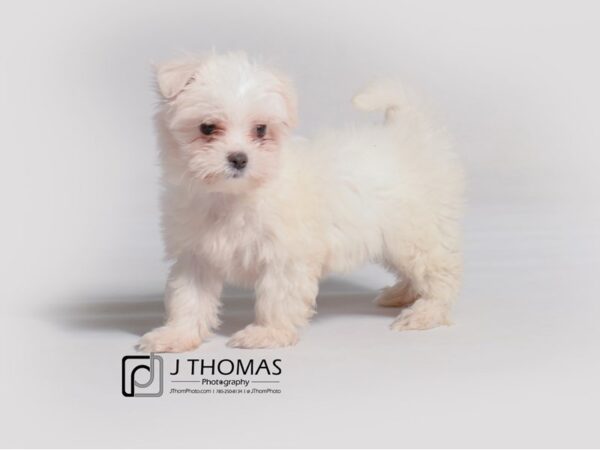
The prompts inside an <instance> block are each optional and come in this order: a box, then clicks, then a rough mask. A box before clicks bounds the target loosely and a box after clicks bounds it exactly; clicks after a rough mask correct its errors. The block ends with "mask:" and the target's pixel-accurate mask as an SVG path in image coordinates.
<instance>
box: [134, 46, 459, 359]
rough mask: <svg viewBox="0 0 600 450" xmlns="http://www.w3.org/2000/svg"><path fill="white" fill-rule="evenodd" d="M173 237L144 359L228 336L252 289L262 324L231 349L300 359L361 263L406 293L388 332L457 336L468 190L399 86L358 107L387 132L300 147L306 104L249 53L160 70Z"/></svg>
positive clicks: (167, 213)
mask: <svg viewBox="0 0 600 450" xmlns="http://www.w3.org/2000/svg"><path fill="white" fill-rule="evenodd" d="M157 79H158V88H159V91H160V95H161V96H162V103H161V107H160V111H159V113H158V114H157V126H158V134H159V139H160V146H161V160H162V167H163V181H164V196H163V229H164V240H165V243H166V251H167V255H168V257H169V258H170V259H172V260H174V261H175V262H174V264H173V267H172V269H171V272H170V275H169V278H168V282H167V287H166V298H165V301H166V310H167V319H166V323H165V325H164V326H162V327H159V328H157V329H155V330H153V331H150V332H149V333H147V334H146V335H144V336H143V337H142V338H141V340H140V342H139V344H138V349H139V350H142V351H147V352H183V351H187V350H192V349H194V348H196V347H197V346H198V345H200V344H201V343H202V342H204V341H205V340H206V339H207V338H208V337H209V336H210V335H211V333H212V332H213V331H214V330H215V329H216V328H217V327H218V326H219V307H220V301H219V297H220V295H221V289H222V287H223V283H224V282H228V283H233V284H237V285H243V286H253V287H254V288H255V292H256V305H255V313H256V318H255V320H254V323H252V324H250V325H248V326H247V327H246V328H244V329H242V330H240V331H238V332H237V333H235V334H234V335H233V336H232V337H231V339H230V340H229V342H228V345H230V346H232V347H240V348H260V347H281V346H288V345H293V344H295V343H296V342H297V341H298V331H299V329H300V328H301V327H302V326H304V325H306V324H307V322H308V320H309V318H310V317H311V316H312V315H313V313H314V312H315V299H316V296H317V292H318V285H319V279H320V278H322V277H324V276H325V275H327V274H329V273H331V272H346V271H349V270H351V269H353V268H355V267H356V266H358V265H360V264H363V263H366V262H376V263H379V264H382V265H383V266H385V267H386V268H387V269H389V270H390V271H392V272H393V273H394V274H395V275H397V276H398V282H397V283H396V284H395V285H393V286H391V287H388V288H387V289H384V290H383V291H382V293H381V294H380V295H379V297H378V298H377V302H378V304H379V305H382V306H404V308H403V309H402V310H401V312H400V314H399V315H398V317H397V318H396V319H395V320H394V322H393V323H392V325H391V327H392V329H393V330H398V331H402V330H424V329H428V328H433V327H436V326H439V325H448V324H449V323H450V308H451V305H452V303H453V301H454V300H455V299H456V296H457V293H458V290H459V284H460V278H461V254H460V249H459V244H460V243H459V241H460V239H459V234H460V233H459V231H460V229H459V216H460V211H461V204H462V191H463V175H462V170H461V167H460V164H459V163H458V161H457V159H456V158H455V156H454V154H453V153H452V152H451V145H450V143H449V140H448V138H447V137H446V135H445V134H444V132H443V130H442V129H440V128H436V127H434V126H433V125H432V124H431V123H430V121H429V119H428V118H427V116H426V115H425V114H424V113H423V112H422V111H421V110H420V109H419V108H418V106H417V103H415V102H414V101H413V100H411V98H412V97H411V95H410V94H409V93H408V92H407V91H406V90H405V89H404V88H403V87H402V86H401V85H400V84H397V83H394V82H391V81H382V82H379V83H375V84H373V85H371V86H369V87H367V88H366V89H365V90H363V91H362V92H361V93H359V94H358V95H357V96H356V97H355V98H354V100H353V102H354V105H355V106H356V107H358V108H359V109H361V110H365V111H374V110H381V111H383V112H384V113H385V123H384V124H381V125H365V126H361V127H353V128H349V129H346V130H342V131H333V132H329V133H326V134H324V135H322V136H321V137H319V138H317V139H315V140H313V141H312V142H308V141H303V140H294V139H290V137H289V136H290V131H291V130H292V129H293V128H294V126H295V124H296V121H297V117H296V96H295V93H294V90H293V87H292V84H291V83H290V81H289V80H288V79H287V78H286V77H285V76H283V75H282V74H280V73H278V72H276V71H273V70H270V69H268V68H266V67H263V66H261V65H258V64H256V63H254V62H252V61H250V60H249V59H248V58H247V56H246V55H244V54H242V53H230V54H224V55H214V56H210V57H207V58H204V59H202V58H200V59H195V58H191V59H190V58H187V59H183V60H177V61H173V62H169V63H166V64H164V65H161V66H159V67H158V71H157Z"/></svg>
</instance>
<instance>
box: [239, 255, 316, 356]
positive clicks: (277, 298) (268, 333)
mask: <svg viewBox="0 0 600 450" xmlns="http://www.w3.org/2000/svg"><path fill="white" fill-rule="evenodd" d="M318 289H319V288H318V278H317V276H316V275H314V274H312V273H311V271H310V270H308V269H307V268H306V267H302V266H298V265H297V264H296V265H294V264H292V263H290V264H284V265H281V266H278V267H277V266H275V265H274V266H273V267H271V268H269V269H268V270H267V271H266V272H265V273H264V274H263V276H262V277H261V278H260V280H259V281H258V283H257V284H256V305H255V313H256V319H255V322H254V323H252V324H250V325H248V326H247V327H246V328H244V329H243V330H240V331H238V332H237V333H235V334H234V335H233V336H232V337H231V339H230V340H229V342H228V343H227V345H229V346H230V347H239V348H272V347H286V346H288V345H294V344H295V343H296V342H297V341H298V328H300V327H301V326H303V325H306V323H307V322H308V319H309V318H310V317H311V316H312V315H313V314H314V309H315V301H316V297H317V292H318Z"/></svg>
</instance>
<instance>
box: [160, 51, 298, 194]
mask: <svg viewBox="0 0 600 450" xmlns="http://www.w3.org/2000/svg"><path fill="white" fill-rule="evenodd" d="M157 81H158V89H159V92H160V94H161V96H162V97H163V99H164V108H163V110H162V115H161V118H162V120H164V126H165V127H166V131H167V132H168V133H169V135H170V137H171V138H172V142H174V144H175V147H176V148H174V149H168V151H171V152H175V153H176V155H170V156H171V157H174V158H176V159H177V161H178V163H179V164H178V165H179V166H180V167H182V168H183V170H185V171H186V172H187V174H188V175H189V176H190V177H191V179H192V180H193V182H194V184H195V185H196V186H198V187H199V188H200V189H203V190H206V191H210V192H230V193H241V192H247V191H248V190H250V189H254V188H256V187H258V186H260V185H262V184H264V183H265V182H266V181H268V180H269V179H271V178H273V177H274V176H275V175H276V173H277V171H278V168H279V154H280V146H281V143H282V141H283V140H284V139H285V137H286V136H287V135H288V133H289V131H290V129H291V128H292V127H293V126H294V125H295V123H296V97H295V93H294V91H293V88H292V85H291V83H290V82H289V81H288V80H287V79H286V78H285V77H284V76H282V75H280V74H278V73H276V72H274V71H272V70H268V69H266V68H264V67H262V66H259V65H257V64H254V63H252V62H250V61H249V60H248V58H247V57H246V56H245V55H244V54H239V53H232V54H225V55H219V56H211V57H208V58H204V59H196V58H186V59H181V60H176V61H172V62H168V63H166V64H163V65H160V66H159V67H158V69H157Z"/></svg>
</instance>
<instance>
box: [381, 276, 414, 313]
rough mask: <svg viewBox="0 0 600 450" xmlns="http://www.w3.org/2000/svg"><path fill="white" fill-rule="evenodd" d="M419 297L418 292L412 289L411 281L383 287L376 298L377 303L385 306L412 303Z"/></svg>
mask: <svg viewBox="0 0 600 450" xmlns="http://www.w3.org/2000/svg"><path fill="white" fill-rule="evenodd" d="M417 298H418V294H416V293H415V292H414V291H413V290H412V289H411V287H410V283H408V282H400V283H397V284H395V285H393V286H389V287H386V288H384V289H382V290H381V292H380V293H379V295H378V296H377V298H376V299H375V303H376V304H377V305H379V306H384V307H398V306H406V305H410V304H411V303H414V302H415V300H417Z"/></svg>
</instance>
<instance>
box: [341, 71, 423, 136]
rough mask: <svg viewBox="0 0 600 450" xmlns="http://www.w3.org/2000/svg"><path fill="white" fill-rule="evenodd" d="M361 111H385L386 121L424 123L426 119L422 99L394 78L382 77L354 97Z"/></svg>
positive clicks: (355, 103) (389, 123) (356, 105)
mask: <svg viewBox="0 0 600 450" xmlns="http://www.w3.org/2000/svg"><path fill="white" fill-rule="evenodd" d="M352 103H353V104H354V106H355V107H356V108H357V109H360V110H361V111H384V112H385V123H386V124H388V125H393V124H396V123H400V122H407V121H408V122H413V123H416V124H423V122H424V121H425V120H426V117H425V114H424V109H425V108H424V107H423V103H422V100H421V99H419V98H418V97H417V95H416V94H415V93H414V92H413V91H412V90H410V89H408V88H407V87H406V86H405V85H404V84H402V83H401V82H399V81H397V80H393V79H382V80H378V81H375V82H373V83H371V84H369V85H367V86H366V87H365V88H364V89H362V90H361V91H360V92H359V93H358V94H356V95H355V96H354V98H352Z"/></svg>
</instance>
